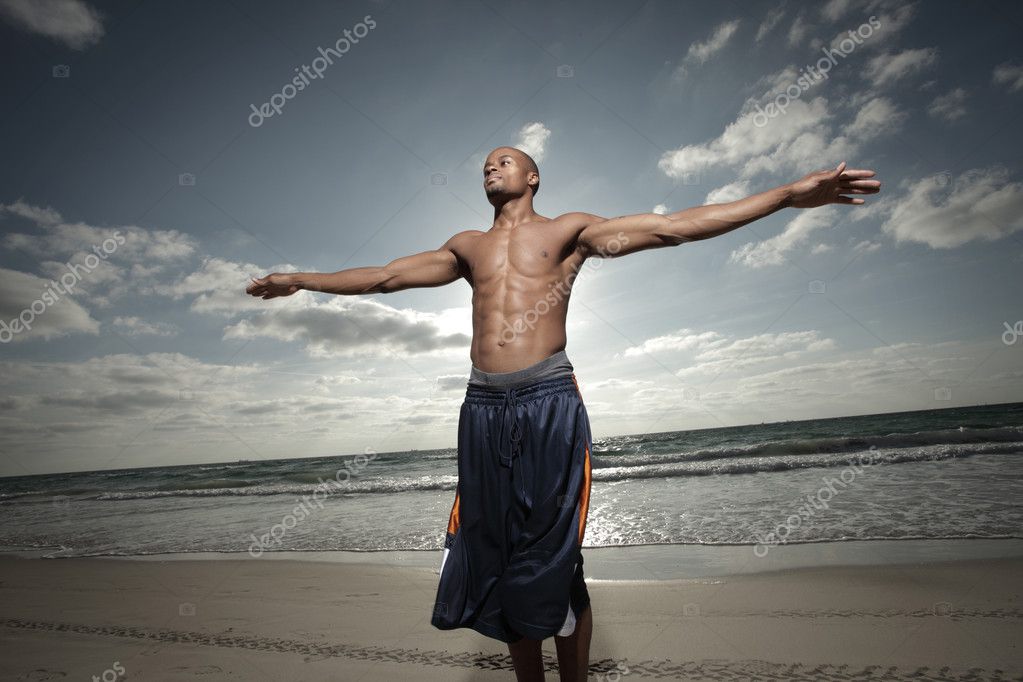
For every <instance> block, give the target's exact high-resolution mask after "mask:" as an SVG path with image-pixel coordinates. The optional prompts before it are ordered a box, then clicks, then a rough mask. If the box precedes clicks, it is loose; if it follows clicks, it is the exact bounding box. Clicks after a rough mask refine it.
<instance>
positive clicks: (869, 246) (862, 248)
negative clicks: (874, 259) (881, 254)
mask: <svg viewBox="0 0 1023 682" xmlns="http://www.w3.org/2000/svg"><path fill="white" fill-rule="evenodd" d="M880 248H881V243H880V242H872V241H870V240H869V239H864V240H863V241H861V242H859V243H857V244H856V245H855V246H854V247H853V251H855V252H856V253H871V252H873V251H877V250H878V249H880Z"/></svg>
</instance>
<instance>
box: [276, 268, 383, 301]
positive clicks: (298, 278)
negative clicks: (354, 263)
mask: <svg viewBox="0 0 1023 682" xmlns="http://www.w3.org/2000/svg"><path fill="white" fill-rule="evenodd" d="M383 272H384V271H383V268H380V267H375V266H374V267H365V268H350V269H348V270H341V271H339V272H292V273H288V277H289V278H290V279H291V282H290V283H291V284H295V285H297V286H298V287H299V288H301V289H307V290H309V291H320V292H323V293H325V294H341V295H357V294H376V293H383V289H382V288H381V285H382V284H383V283H384V282H385V281H386V279H387V278H386V277H384V276H383Z"/></svg>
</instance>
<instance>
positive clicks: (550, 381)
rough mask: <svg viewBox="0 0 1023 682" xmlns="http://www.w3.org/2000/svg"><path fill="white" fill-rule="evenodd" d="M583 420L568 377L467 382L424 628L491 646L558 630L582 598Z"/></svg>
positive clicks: (578, 610)
mask: <svg viewBox="0 0 1023 682" xmlns="http://www.w3.org/2000/svg"><path fill="white" fill-rule="evenodd" d="M591 448H592V439H591V434H590V423H589V417H588V416H587V414H586V407H585V406H584V405H583V400H582V395H581V394H580V392H579V385H578V383H577V382H576V378H575V374H574V373H572V372H561V373H560V374H559V375H557V376H544V377H543V378H540V379H538V380H536V381H532V382H528V383H525V384H521V383H520V384H517V385H515V386H482V385H478V384H474V383H472V382H471V381H470V383H469V384H468V386H467V388H466V395H465V401H464V402H463V404H462V408H461V412H460V415H459V420H458V485H457V488H456V491H455V501H454V504H453V505H452V508H451V514H450V516H449V518H448V526H447V531H446V533H445V540H444V551H443V558H442V560H441V569H440V580H439V583H438V585H437V597H436V601H435V603H434V610H433V617H432V620H431V623H432V624H433V625H434V626H435V627H437V628H440V629H441V630H451V629H454V628H472V629H473V630H475V631H477V632H479V633H481V634H483V635H486V636H487V637H491V638H494V639H498V640H500V641H502V642H508V643H512V642H516V641H518V640H520V639H522V638H523V637H528V638H530V639H546V638H547V637H550V636H552V635H561V636H567V635H570V634H572V632H573V631H574V629H575V625H576V621H577V619H578V618H579V616H580V615H581V614H582V612H583V611H584V610H585V609H586V607H587V606H588V605H589V603H590V597H589V593H588V592H587V589H586V583H585V581H584V580H583V557H582V552H581V548H582V541H583V535H584V532H585V529H586V514H587V509H588V507H589V497H590V450H591Z"/></svg>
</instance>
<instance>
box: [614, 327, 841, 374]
mask: <svg viewBox="0 0 1023 682" xmlns="http://www.w3.org/2000/svg"><path fill="white" fill-rule="evenodd" d="M835 347H836V345H835V342H834V340H832V339H829V338H822V337H821V335H820V333H819V332H818V331H816V330H808V331H798V332H780V333H777V334H769V333H768V334H757V335H754V336H748V337H732V338H729V337H727V336H725V335H723V334H720V333H718V332H715V331H705V332H696V331H694V330H692V329H688V328H686V329H679V330H676V331H674V332H671V333H669V334H664V335H662V336H656V337H653V338H650V339H647V340H646V341H644V342H643V343H641V344H639V345H638V346H630V347H629V348H626V349H625V351H624V352H623V353H622V355H623V356H624V357H641V356H643V355H646V354H662V353H681V354H686V355H687V356H690V357H691V362H689V363H688V366H687V367H686V368H685V369H682V370H679V371H678V372H676V374H677V375H678V376H680V377H688V376H692V375H695V374H704V373H717V372H720V371H722V370H724V369H728V368H732V369H741V368H744V367H749V366H751V365H756V364H763V363H768V362H773V361H779V360H792V359H795V358H799V357H803V356H805V355H807V354H809V353H816V352H819V351H824V350H832V349H834V348H835Z"/></svg>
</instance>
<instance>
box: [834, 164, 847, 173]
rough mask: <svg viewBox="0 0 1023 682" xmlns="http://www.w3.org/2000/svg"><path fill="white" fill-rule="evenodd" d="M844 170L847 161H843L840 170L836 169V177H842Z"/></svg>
mask: <svg viewBox="0 0 1023 682" xmlns="http://www.w3.org/2000/svg"><path fill="white" fill-rule="evenodd" d="M844 170H845V161H843V162H842V163H840V164H838V168H836V169H835V175H841V174H842V171H844Z"/></svg>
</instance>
